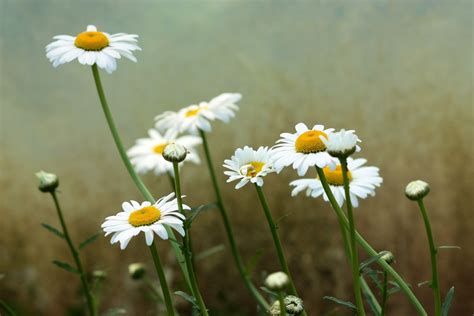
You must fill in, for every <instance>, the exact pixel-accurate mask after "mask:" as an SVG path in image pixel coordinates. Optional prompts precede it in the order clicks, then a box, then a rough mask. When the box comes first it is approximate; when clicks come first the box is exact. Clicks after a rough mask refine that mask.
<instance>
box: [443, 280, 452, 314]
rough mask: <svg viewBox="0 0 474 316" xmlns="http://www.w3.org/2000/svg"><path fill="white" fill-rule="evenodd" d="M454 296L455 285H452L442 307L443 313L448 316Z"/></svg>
mask: <svg viewBox="0 0 474 316" xmlns="http://www.w3.org/2000/svg"><path fill="white" fill-rule="evenodd" d="M453 296H454V286H452V287H451V288H450V289H449V291H448V293H447V294H446V298H445V299H444V302H443V306H442V307H441V315H443V316H448V313H449V309H450V308H451V302H452V301H453Z"/></svg>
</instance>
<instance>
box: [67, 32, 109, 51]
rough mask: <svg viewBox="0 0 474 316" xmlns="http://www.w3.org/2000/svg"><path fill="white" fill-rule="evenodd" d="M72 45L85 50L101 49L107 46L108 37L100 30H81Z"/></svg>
mask: <svg viewBox="0 0 474 316" xmlns="http://www.w3.org/2000/svg"><path fill="white" fill-rule="evenodd" d="M74 45H76V46H77V47H79V48H82V49H85V50H96V51H97V50H102V49H104V48H106V47H107V46H109V39H108V38H107V36H105V34H104V33H102V32H82V33H79V35H77V36H76V40H75V41H74Z"/></svg>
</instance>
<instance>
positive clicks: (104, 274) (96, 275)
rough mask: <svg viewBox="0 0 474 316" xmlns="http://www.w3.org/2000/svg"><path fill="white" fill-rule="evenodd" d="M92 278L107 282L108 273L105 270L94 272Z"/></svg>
mask: <svg viewBox="0 0 474 316" xmlns="http://www.w3.org/2000/svg"><path fill="white" fill-rule="evenodd" d="M92 276H93V277H94V278H96V279H99V280H105V278H107V271H104V270H94V271H93V272H92Z"/></svg>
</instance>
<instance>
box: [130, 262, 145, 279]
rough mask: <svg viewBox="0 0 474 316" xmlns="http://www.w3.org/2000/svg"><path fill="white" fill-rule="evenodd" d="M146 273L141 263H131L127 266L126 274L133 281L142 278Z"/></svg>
mask: <svg viewBox="0 0 474 316" xmlns="http://www.w3.org/2000/svg"><path fill="white" fill-rule="evenodd" d="M145 273H146V269H145V265H144V264H143V263H132V264H130V265H128V274H129V275H130V277H131V278H132V279H134V280H139V279H141V278H143V276H144V275H145Z"/></svg>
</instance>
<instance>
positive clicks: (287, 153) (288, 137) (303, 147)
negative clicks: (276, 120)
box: [273, 123, 336, 176]
mask: <svg viewBox="0 0 474 316" xmlns="http://www.w3.org/2000/svg"><path fill="white" fill-rule="evenodd" d="M295 129H296V133H294V134H290V133H282V134H280V137H281V138H280V139H279V140H278V141H277V144H276V145H275V146H273V151H274V152H275V154H274V156H275V167H276V168H277V170H280V169H281V168H283V167H287V166H289V165H293V169H295V170H297V171H298V175H299V176H304V175H305V174H306V172H307V171H308V168H309V167H314V166H318V167H319V168H324V167H326V166H330V167H331V169H334V167H335V165H336V160H335V159H334V158H332V157H331V156H330V155H329V154H328V153H327V152H326V145H325V144H324V143H323V141H322V140H321V138H320V136H322V137H325V138H327V137H328V135H330V134H331V133H332V132H333V130H334V129H333V128H328V129H324V125H314V126H313V128H312V129H308V127H307V126H306V125H305V124H303V123H299V124H297V125H296V126H295Z"/></svg>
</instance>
